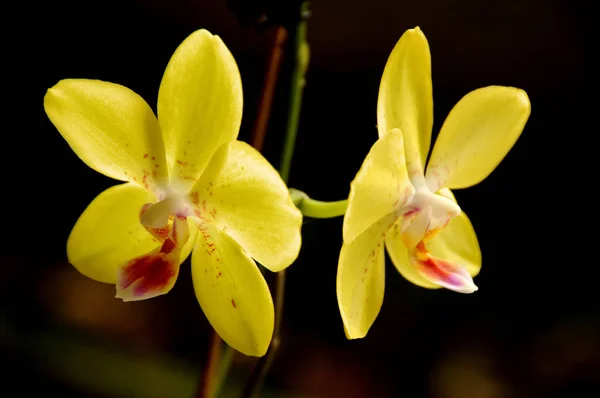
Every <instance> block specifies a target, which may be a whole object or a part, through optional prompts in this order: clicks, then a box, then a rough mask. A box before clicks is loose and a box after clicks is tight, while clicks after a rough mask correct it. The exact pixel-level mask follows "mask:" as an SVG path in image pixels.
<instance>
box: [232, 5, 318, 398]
mask: <svg viewBox="0 0 600 398" xmlns="http://www.w3.org/2000/svg"><path fill="white" fill-rule="evenodd" d="M298 11H299V15H298V21H297V24H296V25H295V26H294V30H293V31H290V32H289V33H290V38H291V40H292V41H291V42H290V45H291V47H292V48H291V56H292V57H294V59H293V63H294V69H293V71H292V75H291V87H290V102H289V107H288V114H287V128H286V132H285V137H284V142H283V152H282V154H281V163H280V165H279V174H280V175H281V178H282V179H283V181H285V182H286V183H287V181H288V179H289V176H290V169H291V165H292V157H293V154H294V147H295V144H296V135H297V133H298V124H299V121H300V110H301V106H302V92H303V89H304V84H305V80H304V78H305V75H306V70H307V69H308V63H309V47H308V43H307V42H306V30H307V20H308V17H309V16H310V10H309V3H308V1H303V2H302V3H301V5H300V9H299V10H298ZM290 30H291V29H290ZM274 296H275V298H274V305H275V327H274V330H273V339H272V340H271V345H270V346H269V349H268V350H267V353H266V355H265V356H263V357H262V358H260V359H259V360H258V362H257V363H256V367H255V368H254V371H253V372H252V375H251V376H250V379H249V380H248V383H247V384H246V387H245V388H244V391H243V394H242V396H243V397H248V398H249V397H258V396H259V394H260V390H261V388H262V384H263V382H264V379H265V377H266V375H267V373H268V372H269V369H270V368H271V365H272V363H273V359H274V358H275V354H276V353H277V350H278V348H279V346H280V344H281V337H280V334H281V318H282V314H283V304H284V297H285V270H283V271H279V272H278V273H277V274H276V276H275V286H274Z"/></svg>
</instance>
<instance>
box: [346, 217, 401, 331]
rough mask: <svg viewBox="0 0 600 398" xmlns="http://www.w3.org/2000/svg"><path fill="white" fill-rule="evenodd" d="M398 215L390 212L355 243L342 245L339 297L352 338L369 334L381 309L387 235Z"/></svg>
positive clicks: (347, 328)
mask: <svg viewBox="0 0 600 398" xmlns="http://www.w3.org/2000/svg"><path fill="white" fill-rule="evenodd" d="M395 219H396V216H395V215H394V214H389V215H387V216H385V217H383V218H382V219H381V220H379V221H377V222H375V223H374V224H373V225H371V226H370V227H369V228H368V229H367V230H366V231H364V232H363V233H362V234H360V236H358V237H357V238H356V239H354V240H353V241H352V242H351V243H344V244H343V245H342V250H341V252H340V259H339V263H338V272H337V298H338V305H339V307H340V314H341V315H342V321H343V322H344V330H345V332H346V337H348V338H349V339H360V338H363V337H365V336H366V334H367V332H368V331H369V328H370V327H371V325H372V324H373V322H374V321H375V318H377V315H378V314H379V310H380V309H381V304H382V302H383V291H384V284H385V266H384V262H385V254H384V250H383V239H384V236H385V233H386V232H387V231H388V229H389V228H390V227H391V226H392V225H393V223H394V221H395Z"/></svg>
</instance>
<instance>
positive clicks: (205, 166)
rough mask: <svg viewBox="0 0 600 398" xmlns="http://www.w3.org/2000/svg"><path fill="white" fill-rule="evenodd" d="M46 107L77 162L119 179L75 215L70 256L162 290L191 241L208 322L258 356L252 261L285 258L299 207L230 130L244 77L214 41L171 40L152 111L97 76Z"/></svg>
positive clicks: (134, 284)
mask: <svg viewBox="0 0 600 398" xmlns="http://www.w3.org/2000/svg"><path fill="white" fill-rule="evenodd" d="M44 107H45V109H46V113H47V114H48V117H49V118H50V120H51V121H52V123H53V124H54V125H55V126H56V128H57V129H58V131H59V132H60V134H61V135H62V136H63V138H64V139H65V140H66V141H67V143H68V144H69V145H70V147H71V148H72V149H73V151H74V152H75V153H76V154H77V156H79V158H81V160H83V161H84V162H85V163H86V164H87V165H88V166H90V167H91V168H92V169H94V170H96V171H98V172H100V173H102V174H104V175H106V176H108V177H111V178H114V179H116V180H120V181H126V183H124V184H121V185H116V186H113V187H111V188H108V189H107V190H105V191H104V192H102V193H101V194H100V195H98V196H97V197H96V198H95V199H94V200H93V201H92V203H91V204H90V205H89V206H88V207H87V209H86V210H85V211H84V212H83V214H82V215H81V216H80V218H79V220H78V221H77V223H76V224H75V226H74V228H73V230H72V232H71V234H70V236H69V239H68V242H67V256H68V259H69V262H70V263H71V264H72V265H73V266H75V268H77V270H79V271H80V272H81V273H82V274H84V275H86V276H87V277H89V278H92V279H94V280H97V281H100V282H106V283H112V284H116V296H117V297H118V298H121V299H123V301H134V300H143V299H147V298H151V297H155V296H159V295H162V294H165V293H167V292H169V290H171V288H172V287H173V285H174V284H175V280H176V279H177V276H178V274H179V268H180V265H181V263H182V262H183V261H184V260H185V259H186V258H187V257H188V255H189V254H190V252H192V250H193V252H192V261H191V263H192V266H191V268H192V278H193V283H194V290H195V293H196V297H197V299H198V302H199V303H200V306H201V307H202V310H203V311H204V313H205V314H206V317H207V318H208V321H209V322H210V323H211V325H212V326H213V328H214V329H215V330H216V331H217V332H218V333H219V335H220V336H221V337H222V338H223V340H224V341H225V342H227V343H228V344H229V345H231V346H232V347H233V348H235V349H236V350H238V351H240V352H242V353H243V354H246V355H252V356H262V355H264V354H265V352H266V350H267V348H268V346H269V343H270V341H271V337H272V333H273V327H274V308H273V300H272V298H271V294H270V292H269V289H268V286H267V284H266V282H265V280H264V278H263V276H262V273H261V271H260V270H259V268H258V267H257V265H256V263H255V261H254V260H256V261H258V262H259V263H260V264H262V265H263V266H265V267H266V268H267V269H269V270H271V271H273V272H277V271H281V270H282V269H284V268H286V267H287V266H289V265H290V264H291V263H292V262H293V261H294V260H295V259H296V257H297V255H298V252H299V250H300V240H301V238H300V227H301V224H302V214H301V213H300V211H299V210H298V209H296V207H295V206H294V205H293V203H292V201H291V199H290V195H289V192H288V190H287V187H286V185H285V183H284V182H283V180H282V179H281V177H280V176H279V174H278V173H277V171H276V170H275V169H274V168H273V167H272V166H271V165H270V164H269V163H268V162H267V161H266V160H265V159H264V158H263V157H262V156H261V155H260V154H259V153H258V152H257V151H256V150H255V149H254V148H252V147H251V146H249V145H247V144H245V143H243V142H240V141H237V140H236V139H237V136H238V133H239V128H240V122H241V117H242V85H241V79H240V74H239V71H238V68H237V65H236V63H235V60H234V59H233V56H232V55H231V53H230V52H229V50H228V49H227V47H226V46H225V44H223V42H222V41H221V39H220V38H219V37H218V36H213V35H211V34H210V33H209V32H207V31H206V30H199V31H197V32H194V33H193V34H191V35H190V36H189V37H188V38H186V39H185V41H183V43H182V44H181V45H180V46H179V47H178V48H177V50H176V51H175V53H174V54H173V56H172V57H171V60H170V62H169V64H168V66H167V68H166V71H165V73H164V75H163V79H162V82H161V85H160V90H159V93H158V106H157V113H158V118H157V117H156V116H155V115H154V113H153V111H152V109H151V108H150V106H149V105H148V104H147V103H146V102H145V101H144V100H143V99H142V98H141V97H140V96H139V95H137V94H136V93H134V92H133V91H131V90H129V89H128V88H125V87H123V86H120V85H118V84H113V83H107V82H103V81H98V80H84V79H68V80H62V81H60V82H59V83H57V84H56V85H55V86H54V87H52V88H51V89H50V90H48V93H47V94H46V96H45V98H44Z"/></svg>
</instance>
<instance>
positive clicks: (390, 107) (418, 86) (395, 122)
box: [377, 27, 433, 181]
mask: <svg viewBox="0 0 600 398" xmlns="http://www.w3.org/2000/svg"><path fill="white" fill-rule="evenodd" d="M377 124H378V128H379V135H380V136H381V135H383V134H385V133H387V132H388V131H389V130H391V129H394V128H398V129H400V130H401V131H402V134H403V136H404V147H405V151H406V160H407V163H408V164H407V166H408V172H409V174H410V175H411V178H413V179H415V181H417V179H418V178H419V177H420V178H422V176H423V170H424V166H425V159H427V152H428V151H429V145H430V142H431V129H432V126H433V91H432V87H431V54H430V52H429V44H428V43H427V39H426V38H425V35H424V34H423V32H422V31H421V29H419V28H418V27H417V28H414V29H409V30H407V31H406V32H405V33H404V34H403V35H402V37H401V38H400V40H399V41H398V43H397V44H396V46H395V47H394V49H393V50H392V53H391V54H390V57H389V59H388V61H387V64H386V65H385V70H384V71H383V77H382V79H381V85H380V87H379V99H378V101H377Z"/></svg>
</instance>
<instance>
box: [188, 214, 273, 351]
mask: <svg viewBox="0 0 600 398" xmlns="http://www.w3.org/2000/svg"><path fill="white" fill-rule="evenodd" d="M198 231H199V234H198V239H197V243H196V247H195V248H194V251H193V252H192V278H193V280H194V290H195V292H196V297H197V298H198V302H199V303H200V306H201V307H202V310H203V311H204V314H205V315H206V318H207V319H208V321H209V322H210V324H211V325H212V327H213V328H214V329H215V331H216V332H217V333H218V334H219V336H221V338H222V339H223V340H224V341H225V342H226V343H227V344H229V345H230V346H231V347H233V348H235V349H236V350H238V351H239V352H241V353H242V354H244V355H251V356H262V355H264V354H265V353H266V352H267V348H268V347H269V344H270V342H271V337H272V335H273V326H274V316H275V315H274V309H273V300H272V299H271V294H270V292H269V288H268V286H267V283H266V282H265V280H264V278H263V276H262V274H261V272H260V271H259V269H258V267H257V266H256V264H255V263H254V261H253V260H252V259H251V258H250V257H249V256H248V255H247V254H246V253H245V252H244V249H242V248H241V247H240V245H239V244H237V242H235V241H234V240H233V239H232V238H231V237H230V236H228V235H227V234H226V233H224V232H222V231H221V230H219V229H218V228H216V227H214V226H212V225H210V224H209V223H205V222H203V221H200V222H199V224H198Z"/></svg>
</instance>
